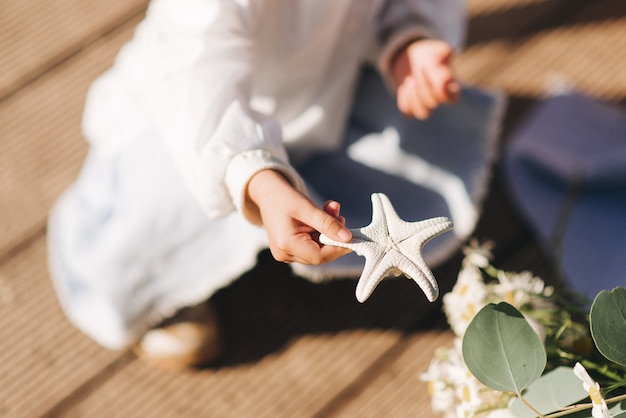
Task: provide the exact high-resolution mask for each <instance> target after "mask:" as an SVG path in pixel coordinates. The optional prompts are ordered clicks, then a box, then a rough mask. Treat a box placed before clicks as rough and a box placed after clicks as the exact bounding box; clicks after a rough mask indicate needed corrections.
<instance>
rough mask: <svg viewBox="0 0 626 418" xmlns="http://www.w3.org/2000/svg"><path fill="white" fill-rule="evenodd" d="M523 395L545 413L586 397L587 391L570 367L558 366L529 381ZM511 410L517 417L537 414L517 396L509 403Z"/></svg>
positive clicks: (523, 417)
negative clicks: (531, 381)
mask: <svg viewBox="0 0 626 418" xmlns="http://www.w3.org/2000/svg"><path fill="white" fill-rule="evenodd" d="M523 396H524V399H525V400H526V401H527V402H528V403H529V404H531V405H532V406H533V408H535V409H536V410H537V411H539V412H541V414H544V415H545V414H549V413H551V412H555V411H558V410H560V409H562V408H564V407H566V406H568V405H572V404H574V403H576V402H579V401H581V400H582V399H585V398H586V397H588V396H589V393H588V392H587V391H586V390H585V389H584V388H583V384H582V381H581V380H580V379H579V378H578V377H576V375H575V374H574V370H573V369H572V368H570V367H558V368H556V369H554V370H552V371H550V372H548V373H546V374H544V375H543V376H541V377H540V378H539V379H537V380H536V381H534V382H533V383H531V384H530V385H529V386H528V388H527V389H526V390H525V391H524V393H523ZM511 412H512V413H513V415H515V416H516V417H517V418H532V417H536V416H537V415H536V414H535V413H534V412H532V411H531V410H530V409H528V407H527V406H526V405H524V404H523V403H522V402H521V401H520V400H519V398H516V399H515V400H514V401H513V403H512V404H511Z"/></svg>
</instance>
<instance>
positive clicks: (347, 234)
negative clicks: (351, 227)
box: [337, 229, 352, 241]
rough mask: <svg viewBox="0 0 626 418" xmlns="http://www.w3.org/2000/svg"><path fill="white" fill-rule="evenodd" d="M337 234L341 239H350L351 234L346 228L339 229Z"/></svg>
mask: <svg viewBox="0 0 626 418" xmlns="http://www.w3.org/2000/svg"><path fill="white" fill-rule="evenodd" d="M337 235H339V239H340V240H341V241H349V240H351V239H352V234H351V233H350V231H348V230H346V229H341V230H339V233H338V234H337Z"/></svg>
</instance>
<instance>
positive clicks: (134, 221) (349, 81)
mask: <svg viewBox="0 0 626 418" xmlns="http://www.w3.org/2000/svg"><path fill="white" fill-rule="evenodd" d="M462 3H463V2H462V1H461V0H416V1H408V0H407V1H382V0H339V1H338V0H315V1H312V0H290V1H288V2H285V1H279V0H247V1H246V0H239V1H235V0H228V1H227V0H154V1H153V2H152V3H151V5H150V7H149V9H148V11H147V15H146V18H145V20H144V21H143V22H142V23H141V24H140V25H139V27H138V28H137V31H136V34H135V36H134V38H133V39H132V40H131V41H130V42H129V43H128V44H127V45H125V46H124V47H123V48H122V50H121V51H120V53H119V55H118V57H117V59H116V61H115V63H114V65H113V67H112V68H111V69H110V70H109V71H107V72H106V73H105V74H103V75H102V76H101V77H100V78H99V79H98V80H96V81H95V83H94V84H93V86H92V88H91V89H90V91H89V94H88V97H87V103H86V107H85V114H84V119H83V130H84V134H85V137H86V139H87V140H88V141H89V144H90V150H89V154H88V156H87V158H86V161H85V163H84V166H83V169H82V171H81V173H80V175H79V177H78V179H77V180H76V182H75V183H74V184H72V185H71V186H70V187H69V188H68V190H67V191H66V192H65V193H64V194H63V196H61V198H60V199H59V201H58V203H57V204H56V205H55V207H54V208H53V211H52V213H51V215H50V220H49V234H48V236H49V251H50V257H49V258H50V269H51V274H52V277H53V280H54V283H55V286H56V289H57V292H58V294H59V298H60V301H61V304H62V306H63V308H64V310H65V312H66V313H67V315H68V317H69V318H70V319H71V320H72V321H73V322H74V323H75V324H76V326H78V327H79V328H80V329H81V330H83V331H84V332H85V333H86V334H88V335H90V336H91V337H92V338H94V339H95V340H96V341H98V342H99V343H100V344H102V345H104V346H106V347H109V348H114V349H118V348H123V347H125V346H127V345H128V344H132V343H133V342H135V341H136V340H137V339H138V338H140V337H141V335H143V333H145V331H146V330H147V329H148V328H149V327H151V326H154V325H155V324H156V323H158V322H160V321H161V320H162V319H163V318H164V317H166V316H168V315H171V314H173V313H174V312H175V311H176V310H177V309H180V308H181V307H183V306H186V305H189V304H194V303H198V302H200V301H202V300H205V299H207V298H209V297H210V296H211V295H212V294H213V293H214V292H215V291H216V290H218V289H219V288H221V287H224V286H226V285H228V284H229V283H230V282H231V281H232V280H234V279H236V278H237V277H239V276H240V275H241V274H243V273H244V272H245V271H247V270H249V269H250V268H251V267H253V266H254V264H255V262H256V257H257V254H258V252H259V251H260V250H261V249H263V248H265V247H267V238H266V236H265V232H264V231H263V230H262V229H261V228H259V227H257V226H254V225H251V224H250V223H248V222H247V221H246V220H245V219H244V217H243V216H242V215H241V210H242V197H243V190H244V187H245V184H246V183H247V181H248V180H249V178H250V177H251V176H252V175H253V174H254V173H256V172H257V171H259V170H261V169H266V168H272V169H276V170H280V171H281V172H283V173H284V174H285V175H286V176H287V177H288V178H289V179H290V181H291V182H292V184H293V185H294V186H295V187H297V188H298V189H299V190H301V191H302V192H305V193H308V194H309V195H310V196H311V197H312V198H313V199H314V200H316V201H319V202H321V201H323V200H325V199H331V198H332V199H335V200H338V201H340V202H341V204H342V214H343V215H344V216H345V217H346V219H347V226H348V227H358V226H363V225H366V224H367V223H369V221H370V219H369V217H370V215H371V209H370V203H369V198H370V194H371V193H372V192H384V193H386V194H387V195H388V196H389V197H390V199H391V201H392V202H393V204H394V205H395V206H396V208H397V210H398V213H399V214H400V215H401V216H403V217H404V218H405V219H407V220H410V219H413V220H417V219H423V218H426V217H431V216H449V217H451V218H452V220H453V222H454V223H455V225H456V229H455V234H447V237H446V236H443V237H439V238H437V239H436V240H434V241H432V243H431V244H428V246H427V248H426V251H425V257H426V259H427V261H430V262H431V263H435V262H437V261H441V260H442V259H443V258H445V256H446V255H448V254H449V253H450V252H451V251H452V250H453V249H455V248H456V247H457V246H458V244H459V242H460V240H462V239H464V238H466V237H467V236H468V235H469V234H470V233H471V231H472V229H473V227H474V225H475V222H476V220H477V217H478V204H479V202H480V198H481V196H482V194H483V193H484V189H485V183H486V181H487V173H488V164H489V159H490V156H491V150H492V148H493V147H492V145H493V143H492V142H493V138H494V136H495V134H496V133H497V132H496V128H497V124H498V121H499V117H500V113H499V111H500V109H501V101H500V100H499V98H498V97H497V96H494V95H490V94H486V93H482V92H479V91H477V90H471V89H466V90H465V91H464V94H463V98H462V100H461V102H460V103H459V104H458V105H455V106H450V107H442V108H440V109H439V110H437V111H436V112H435V114H434V115H433V116H432V117H431V118H430V119H429V121H427V122H418V121H413V120H409V119H407V118H406V117H404V116H402V115H401V114H400V113H399V112H398V111H397V109H396V105H395V100H394V99H393V98H392V97H391V96H390V95H389V90H388V88H387V87H388V86H389V84H390V81H389V77H388V76H387V67H388V62H389V59H390V57H391V56H392V55H393V53H394V52H395V51H396V50H397V48H398V47H399V46H400V45H402V44H404V43H405V42H407V40H409V39H413V38H415V37H419V36H435V37H439V38H443V39H446V40H447V41H448V42H450V43H451V44H452V45H455V46H458V45H459V44H460V42H461V40H462V39H461V38H462V34H463V8H462ZM364 64H370V65H371V66H372V67H375V68H377V69H378V72H375V71H374V70H373V69H371V68H369V69H363V68H364ZM379 74H380V75H382V78H381V77H380V76H379ZM362 265H363V260H362V259H361V258H360V257H357V256H355V255H353V254H351V255H349V256H346V257H342V258H341V259H339V260H338V261H336V262H334V263H330V264H327V265H324V266H320V267H315V268H314V267H310V266H299V265H294V268H295V269H296V272H298V273H299V274H302V275H304V276H306V277H310V278H314V279H322V278H331V277H337V276H346V275H358V273H359V269H360V268H362Z"/></svg>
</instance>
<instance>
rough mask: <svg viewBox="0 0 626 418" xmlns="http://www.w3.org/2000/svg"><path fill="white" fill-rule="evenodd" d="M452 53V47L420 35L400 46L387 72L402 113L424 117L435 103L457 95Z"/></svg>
mask: <svg viewBox="0 0 626 418" xmlns="http://www.w3.org/2000/svg"><path fill="white" fill-rule="evenodd" d="M452 55H453V50H452V48H451V47H450V46H449V45H448V44H447V43H446V42H444V41H440V40H437V39H420V40H417V41H414V42H411V43H409V44H408V45H407V46H405V47H404V48H402V49H400V51H399V52H398V54H397V55H396V56H395V57H394V59H393V61H392V63H391V73H392V74H391V75H392V77H393V81H394V84H395V86H396V96H397V100H398V108H399V109H400V110H401V111H402V112H403V113H404V114H405V115H407V116H414V117H416V118H418V119H426V118H428V117H429V116H430V113H431V112H432V111H433V110H434V109H436V108H437V107H438V106H440V105H442V104H447V103H452V102H454V101H455V100H457V99H458V97H459V94H460V87H459V85H458V83H457V82H456V80H455V77H454V72H453V70H452V67H451V65H450V61H451V59H452Z"/></svg>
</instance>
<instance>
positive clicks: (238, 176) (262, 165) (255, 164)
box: [225, 150, 307, 213]
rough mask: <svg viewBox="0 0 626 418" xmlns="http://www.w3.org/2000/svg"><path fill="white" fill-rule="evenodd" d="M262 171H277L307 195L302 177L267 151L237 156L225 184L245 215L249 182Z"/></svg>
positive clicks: (228, 169)
mask: <svg viewBox="0 0 626 418" xmlns="http://www.w3.org/2000/svg"><path fill="white" fill-rule="evenodd" d="M261 170H276V171H279V172H280V173H281V174H282V175H284V176H285V178H286V179H287V181H289V183H291V185H292V186H293V187H294V188H295V189H296V190H298V191H299V192H301V193H303V194H307V191H306V186H305V184H304V180H302V177H300V175H299V174H298V173H297V172H296V170H295V169H294V168H293V167H292V166H291V165H289V164H288V163H286V162H284V161H282V160H279V159H277V158H275V157H274V156H272V155H271V154H270V153H269V152H268V151H266V150H252V151H246V152H242V153H241V154H238V155H236V156H235V157H234V158H233V159H232V160H231V162H230V164H229V165H228V168H227V169H226V176H225V182H226V187H227V188H228V191H229V193H230V196H231V199H232V201H233V204H234V205H235V207H236V208H237V211H239V212H240V213H244V203H245V192H246V187H247V185H248V182H249V181H250V179H251V178H252V176H254V175H255V174H256V173H258V172H259V171H261Z"/></svg>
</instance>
